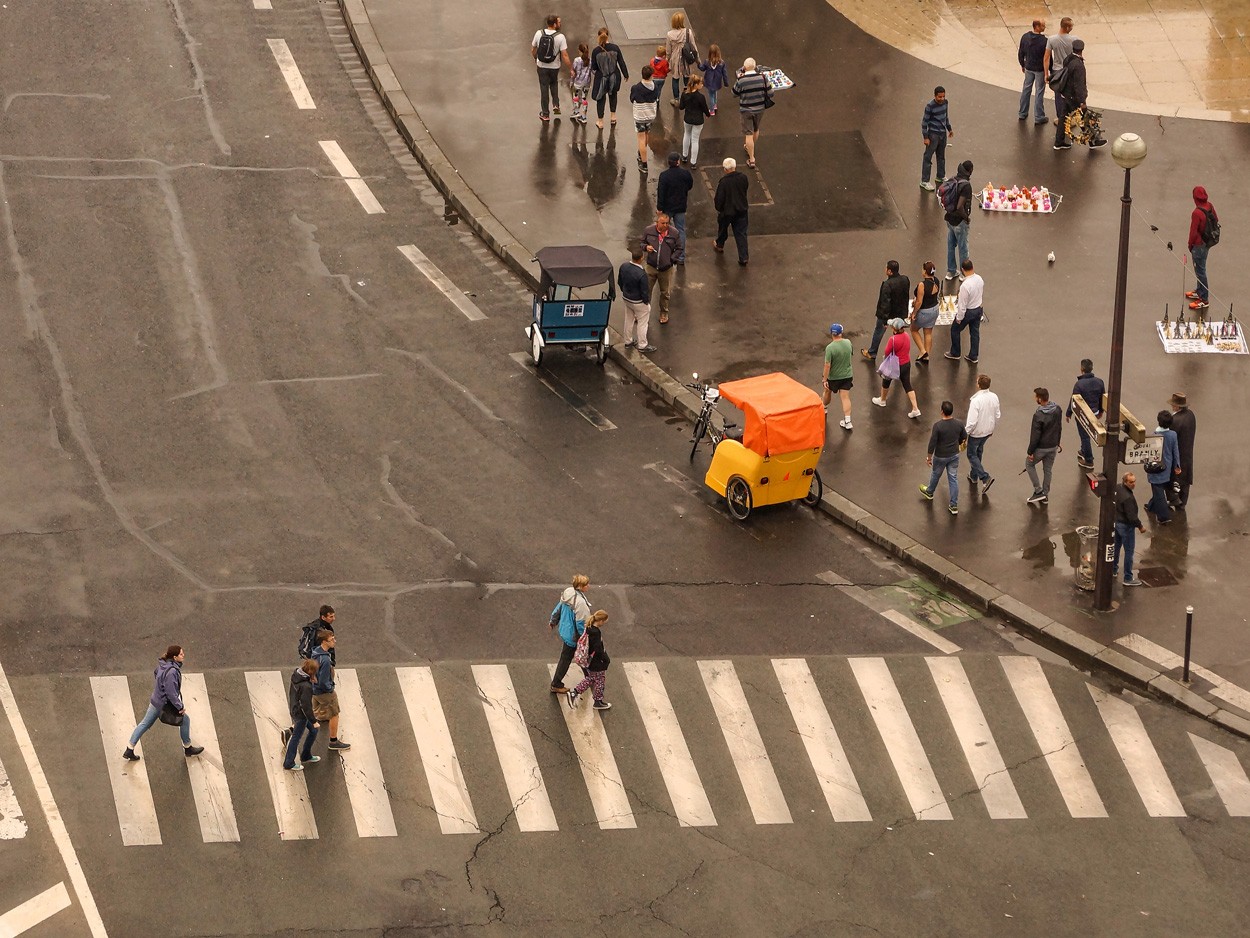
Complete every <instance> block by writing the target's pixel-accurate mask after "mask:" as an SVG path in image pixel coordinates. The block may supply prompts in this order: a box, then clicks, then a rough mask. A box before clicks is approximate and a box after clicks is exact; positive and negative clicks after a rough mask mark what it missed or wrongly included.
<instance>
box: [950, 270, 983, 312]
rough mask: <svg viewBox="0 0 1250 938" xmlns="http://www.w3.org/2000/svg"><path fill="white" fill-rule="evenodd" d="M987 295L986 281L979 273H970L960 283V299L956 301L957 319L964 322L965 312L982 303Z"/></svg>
mask: <svg viewBox="0 0 1250 938" xmlns="http://www.w3.org/2000/svg"><path fill="white" fill-rule="evenodd" d="M984 296H985V281H984V280H983V279H981V275H980V274H978V273H973V274H969V276H968V278H967V279H966V280H964V282H963V283H961V284H960V285H959V300H958V301H957V302H956V303H955V321H956V322H963V321H964V313H966V312H968V310H970V309H976V308H977V307H978V306H980V305H981V300H982V298H983V297H984Z"/></svg>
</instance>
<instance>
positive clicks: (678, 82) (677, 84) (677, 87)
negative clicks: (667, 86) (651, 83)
mask: <svg viewBox="0 0 1250 938" xmlns="http://www.w3.org/2000/svg"><path fill="white" fill-rule="evenodd" d="M680 54H681V53H680V52H679V53H678V55H680ZM689 80H690V79H689V78H678V77H677V76H676V75H674V76H673V77H672V82H673V97H674V98H680V97H681V93H682V92H683V91H684V90H685V88H686V82H688V81H689Z"/></svg>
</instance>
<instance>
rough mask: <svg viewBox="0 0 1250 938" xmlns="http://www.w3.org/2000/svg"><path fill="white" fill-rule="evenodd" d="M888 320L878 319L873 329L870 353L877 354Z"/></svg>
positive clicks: (869, 347) (869, 344)
mask: <svg viewBox="0 0 1250 938" xmlns="http://www.w3.org/2000/svg"><path fill="white" fill-rule="evenodd" d="M885 324H886V320H884V319H878V320H877V324H876V325H875V326H873V329H872V341H871V342H870V343H868V354H869V355H873V356H875V355H876V354H877V349H878V348H880V347H881V339H882V338H883V337H884V336H885Z"/></svg>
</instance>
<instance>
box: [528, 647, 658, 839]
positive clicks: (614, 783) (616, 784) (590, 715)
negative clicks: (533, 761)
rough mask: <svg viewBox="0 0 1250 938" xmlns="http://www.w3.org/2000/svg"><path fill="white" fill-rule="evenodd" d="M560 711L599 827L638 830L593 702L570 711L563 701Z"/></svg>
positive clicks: (552, 669)
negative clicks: (592, 705) (633, 828)
mask: <svg viewBox="0 0 1250 938" xmlns="http://www.w3.org/2000/svg"><path fill="white" fill-rule="evenodd" d="M548 671H549V672H550V674H551V676H552V677H555V675H556V666H555V665H554V664H553V665H549V666H548ZM560 710H561V712H562V713H563V714H564V723H565V725H566V726H567V727H568V728H569V737H570V738H571V739H572V740H573V750H574V751H575V752H576V753H577V762H578V764H579V765H580V766H581V768H582V778H583V779H585V780H586V791H587V793H588V794H589V795H590V804H591V806H592V807H593V808H594V811H595V820H596V821H597V822H598V823H599V827H600V828H602V829H604V830H607V829H614V830H619V829H622V828H630V827H637V826H638V825H637V824H636V823H635V821H634V810H633V808H631V807H630V804H629V795H628V794H627V793H626V791H625V785H624V783H623V782H622V781H621V773H620V770H619V769H618V768H617V767H616V758H615V757H614V756H613V755H612V747H611V746H609V745H608V734H607V733H606V732H605V731H604V729H603V721H602V720H600V719H599V716H598V714H596V713H595V711H594V708H593V707H591V706H590V703H589V701H583V702H582V704H581V705H580V706H579V707H578V708H577V709H576V710H571V709H569V708H568V707H566V706H565V705H564V702H563V701H561V703H560Z"/></svg>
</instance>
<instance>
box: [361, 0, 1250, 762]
mask: <svg viewBox="0 0 1250 938" xmlns="http://www.w3.org/2000/svg"><path fill="white" fill-rule="evenodd" d="M337 2H338V6H339V10H340V12H342V14H343V19H344V21H345V22H346V24H347V30H348V32H349V33H350V34H351V37H352V44H353V45H354V46H355V47H356V52H357V53H358V54H359V55H360V60H361V63H362V64H363V65H364V67H365V70H366V71H367V72H368V73H369V79H370V81H372V83H373V87H374V88H375V89H376V90H377V92H378V95H379V96H380V97H381V98H382V103H383V105H384V106H385V107H386V110H387V112H388V113H389V114H390V115H391V118H392V120H394V122H395V127H396V129H397V130H398V131H399V134H400V136H401V137H403V138H404V142H405V143H406V144H407V145H408V149H409V150H410V151H411V152H412V155H413V156H414V157H415V158H416V160H417V162H418V163H420V164H421V167H422V168H423V169H424V170H425V172H426V174H427V175H428V176H429V177H430V181H431V182H433V183H434V186H435V188H437V189H438V191H439V192H441V193H442V195H443V198H445V199H446V200H447V201H448V203H449V204H450V205H451V206H452V207H453V208H454V209H455V210H456V212H457V213H458V214H459V215H460V217H461V218H463V219H464V221H465V223H466V224H467V225H468V226H469V227H470V228H471V229H472V230H473V231H474V232H475V233H476V234H477V235H478V237H480V238H481V239H482V240H483V241H485V242H486V245H487V247H489V248H490V249H491V250H492V251H493V252H494V253H495V254H496V255H497V256H498V257H499V259H500V260H501V261H503V263H504V264H506V265H507V266H508V269H509V270H511V271H512V272H513V273H515V274H516V275H517V276H518V277H520V278H521V280H522V281H523V282H524V283H525V284H526V286H528V287H529V288H530V290H531V291H534V292H537V290H538V289H539V282H538V276H537V267H536V266H535V263H534V259H533V257H532V255H531V254H530V252H529V251H528V250H527V249H526V248H525V247H523V246H522V245H521V243H520V242H519V241H517V239H516V238H515V237H513V235H512V233H511V232H509V231H508V229H506V228H505V227H504V226H503V225H502V224H500V222H499V220H498V219H496V218H495V216H494V215H492V214H491V212H490V209H489V208H487V206H486V204H485V203H484V202H482V200H481V199H479V198H478V197H477V194H476V193H475V192H474V191H473V189H472V188H471V187H470V186H469V184H468V183H466V182H465V181H464V179H462V178H461V176H460V174H459V173H458V172H457V171H456V168H455V167H454V166H452V164H451V161H450V160H448V159H447V156H446V155H445V154H444V153H443V151H442V149H441V148H440V147H439V145H438V143H437V142H436V141H435V140H434V138H433V136H431V134H430V132H429V129H428V128H427V127H426V126H425V123H424V122H423V121H422V120H421V117H420V115H418V114H417V109H416V108H415V107H414V106H413V104H412V101H411V100H409V98H408V95H407V94H406V93H405V92H404V89H403V88H402V87H400V84H399V80H398V79H397V78H396V77H395V72H394V71H393V70H392V69H391V67H390V64H389V62H388V61H387V58H386V53H385V52H384V51H383V50H382V46H381V44H380V43H379V42H378V38H377V35H376V34H375V33H374V31H373V25H372V24H371V23H370V21H369V14H368V12H367V11H366V10H365V4H364V0H337ZM608 354H609V355H610V356H611V358H612V360H613V361H614V362H616V364H618V365H619V366H621V367H622V368H623V369H625V371H627V372H629V374H630V375H632V376H633V377H634V378H635V379H637V380H638V381H639V382H640V383H642V384H643V385H644V386H645V387H647V388H648V389H650V390H651V391H653V392H654V393H655V394H657V395H658V396H659V397H660V398H661V399H663V400H664V401H665V402H666V403H668V404H669V405H671V406H672V407H673V408H674V409H675V410H677V411H678V412H679V413H681V414H682V415H683V416H685V417H686V418H687V419H688V420H691V421H693V420H694V419H695V418H696V417H697V416H698V414H699V410H700V406H701V404H700V402H699V401H698V399H697V398H696V397H695V396H694V394H693V393H691V392H690V391H689V390H687V389H686V387H685V386H684V385H683V384H682V383H681V382H680V381H678V380H677V379H676V378H674V377H673V376H672V375H670V374H668V372H666V371H664V370H663V369H662V368H660V366H659V365H657V364H655V363H654V362H653V361H651V360H650V359H649V358H647V357H646V356H645V355H643V354H641V353H639V352H634V351H630V350H627V349H623V348H620V347H618V346H615V345H613V346H611V347H610V348H609V350H608ZM818 507H819V509H820V510H821V511H823V512H824V513H825V514H827V515H829V517H831V518H833V519H834V520H835V521H837V522H839V523H841V524H843V525H845V526H846V527H848V528H851V529H852V530H854V531H856V532H857V533H858V534H860V535H861V536H863V537H865V538H867V539H868V540H870V541H872V542H873V543H874V544H876V545H878V546H879V547H882V548H884V549H885V550H886V551H888V552H889V553H891V554H892V555H894V557H896V558H897V559H899V560H900V561H902V562H903V563H904V564H906V565H908V566H910V567H913V568H915V569H916V570H919V571H920V572H921V573H923V574H925V575H926V576H928V577H929V578H931V579H933V580H935V581H936V582H938V583H941V584H943V585H944V586H946V587H948V588H950V590H951V591H952V592H954V593H958V594H959V595H960V596H961V597H962V598H963V599H964V600H966V601H968V602H969V603H970V604H971V605H973V606H975V607H976V608H977V609H979V610H980V611H982V612H987V613H993V614H994V615H997V616H1000V617H1002V618H1004V619H1006V620H1008V621H1009V622H1011V623H1012V624H1013V625H1014V626H1015V627H1017V628H1018V629H1020V630H1021V631H1022V632H1024V633H1026V634H1027V635H1028V636H1029V637H1030V638H1031V639H1033V640H1034V641H1036V642H1037V643H1038V644H1040V645H1042V646H1043V647H1046V648H1049V649H1051V650H1052V651H1056V652H1059V653H1061V654H1062V656H1063V657H1065V658H1067V659H1069V660H1073V661H1077V662H1079V663H1080V664H1082V665H1084V666H1086V667H1089V668H1091V669H1097V670H1099V671H1102V672H1104V673H1108V674H1111V675H1113V676H1114V677H1116V678H1117V679H1119V680H1121V681H1123V682H1124V683H1125V685H1127V686H1129V687H1132V688H1133V689H1134V690H1136V691H1137V692H1139V693H1141V694H1145V695H1148V696H1150V697H1154V698H1157V699H1160V700H1165V701H1169V702H1171V703H1173V704H1175V705H1176V706H1178V707H1180V708H1181V709H1182V710H1187V711H1189V712H1190V713H1193V714H1196V715H1198V716H1200V717H1202V718H1204V719H1206V720H1208V721H1210V722H1212V723H1214V724H1216V725H1217V726H1219V727H1221V728H1223V729H1225V730H1227V731H1228V732H1231V733H1234V734H1236V735H1238V736H1242V737H1245V738H1247V739H1250V719H1247V718H1245V717H1243V716H1241V715H1239V714H1236V713H1232V712H1230V711H1228V710H1225V709H1222V708H1221V707H1219V706H1217V705H1216V704H1214V703H1212V702H1211V701H1210V700H1208V699H1207V698H1205V697H1203V696H1202V695H1201V694H1198V693H1195V692H1194V691H1192V690H1190V689H1189V688H1187V687H1185V685H1183V684H1182V683H1180V682H1179V681H1177V680H1175V679H1173V678H1171V677H1169V676H1168V675H1167V674H1164V673H1163V672H1161V671H1158V670H1156V669H1155V668H1153V667H1151V666H1150V665H1147V664H1143V663H1141V662H1139V661H1137V660H1136V659H1134V658H1130V657H1128V656H1127V655H1125V654H1122V653H1121V652H1120V651H1119V650H1118V649H1117V648H1115V647H1111V646H1107V645H1104V644H1102V643H1101V642H1098V641H1095V640H1094V639H1092V638H1089V637H1087V636H1085V635H1082V634H1081V633H1079V632H1077V631H1075V630H1073V629H1070V628H1068V627H1067V626H1065V625H1062V624H1060V623H1058V622H1056V621H1055V620H1054V619H1051V618H1050V617H1049V616H1047V615H1045V614H1044V613H1041V612H1039V611H1038V610H1036V609H1034V608H1033V607H1031V606H1027V605H1025V604H1024V603H1022V602H1020V601H1019V600H1018V599H1015V598H1014V597H1012V596H1009V595H1008V594H1007V593H1004V592H1003V591H1002V590H1000V589H999V588H998V587H996V586H994V585H992V584H990V583H987V582H985V581H984V580H982V579H980V578H979V577H977V576H975V575H974V574H972V573H970V572H969V571H967V570H964V569H963V568H962V567H958V566H956V565H955V564H953V563H951V562H950V561H949V560H947V559H945V558H944V557H942V556H940V555H939V554H937V553H936V552H934V551H932V550H930V549H929V548H927V547H925V546H924V545H923V544H920V543H918V542H917V541H916V539H915V538H913V537H912V536H911V535H909V534H906V533H904V532H903V531H900V530H899V529H898V528H895V527H894V526H892V525H890V524H888V523H887V522H885V521H883V520H882V519H880V518H878V517H876V516H875V515H874V514H872V513H871V512H870V511H868V510H867V509H865V508H862V507H860V506H859V505H856V504H855V503H854V502H852V501H850V500H849V499H847V498H845V497H844V496H842V495H839V494H838V493H836V492H834V491H832V490H829V491H826V492H825V494H824V497H823V498H822V499H821V501H820V505H819V506H818Z"/></svg>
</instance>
